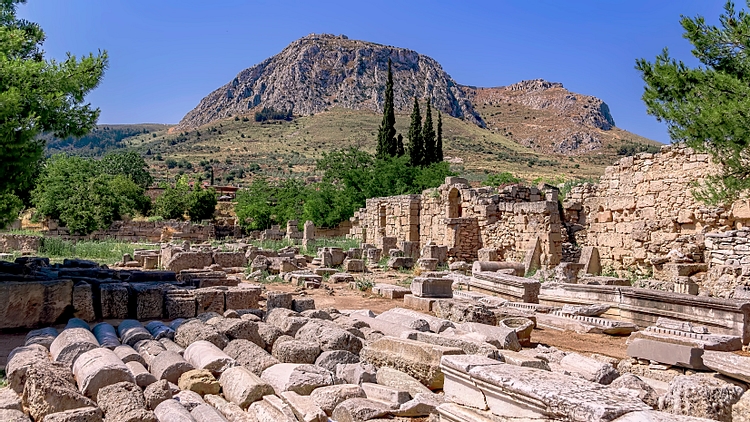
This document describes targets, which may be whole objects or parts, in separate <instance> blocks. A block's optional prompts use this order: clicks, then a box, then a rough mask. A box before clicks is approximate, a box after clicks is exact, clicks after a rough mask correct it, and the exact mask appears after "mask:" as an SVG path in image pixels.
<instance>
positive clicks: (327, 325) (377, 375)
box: [0, 146, 750, 422]
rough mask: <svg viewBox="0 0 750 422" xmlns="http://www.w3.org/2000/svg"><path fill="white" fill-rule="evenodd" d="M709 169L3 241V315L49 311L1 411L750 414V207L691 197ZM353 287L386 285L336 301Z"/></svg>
mask: <svg viewBox="0 0 750 422" xmlns="http://www.w3.org/2000/svg"><path fill="white" fill-rule="evenodd" d="M710 171H712V167H711V164H710V162H709V161H708V159H707V157H706V156H703V155H699V154H695V153H693V152H692V151H690V150H688V149H686V148H682V147H679V146H669V147H664V148H663V149H662V152H661V153H659V154H639V155H637V156H635V157H628V158H624V159H622V160H621V161H620V162H619V163H618V164H617V165H616V166H613V167H610V168H609V169H608V170H607V172H606V174H605V176H603V178H602V180H601V183H599V184H598V185H591V184H587V185H583V186H580V187H578V188H575V189H574V190H573V191H572V192H571V193H569V194H568V195H567V196H566V198H564V200H562V201H559V200H558V196H559V192H558V190H557V189H556V188H555V187H552V186H539V187H525V186H519V185H512V186H506V187H502V188H500V189H496V188H488V187H485V188H471V187H470V186H469V185H468V184H467V183H466V181H465V180H462V179H458V178H448V179H447V180H446V183H445V184H444V185H443V186H441V187H440V188H438V189H436V190H428V191H425V192H424V193H423V194H421V195H406V196H399V197H393V198H375V199H370V200H368V201H367V206H366V207H365V208H363V209H361V210H360V211H359V212H358V214H357V215H356V216H355V217H354V218H353V219H352V228H351V233H350V235H351V236H352V237H355V238H357V239H359V240H360V241H361V243H360V244H359V245H358V247H353V248H349V249H347V250H344V249H342V248H337V247H320V248H318V249H317V251H315V253H314V255H309V254H305V253H303V251H309V246H310V245H313V241H314V240H315V237H316V235H320V232H317V231H316V230H315V227H314V226H312V224H305V225H304V229H303V230H302V231H300V230H298V229H297V227H298V226H297V223H296V222H292V223H291V224H290V225H288V226H287V228H286V231H282V230H280V228H274V229H271V230H269V231H267V232H265V233H264V234H262V236H271V237H276V236H279V237H282V238H283V237H286V238H287V239H290V240H292V241H294V242H295V243H296V244H297V245H302V248H300V247H299V246H290V247H287V248H283V249H281V250H278V251H270V250H264V249H261V248H258V247H255V246H252V245H250V244H248V243H244V242H242V241H239V240H238V241H235V242H231V243H224V244H223V245H220V246H216V245H212V244H207V243H197V242H198V241H196V243H193V244H191V243H190V242H187V241H183V240H181V239H179V238H177V239H173V241H172V242H170V243H166V242H165V243H163V244H161V245H160V247H159V249H153V250H137V251H135V253H133V254H132V256H131V255H126V256H124V257H123V259H122V261H121V262H119V263H118V264H117V265H113V266H111V267H107V266H103V265H99V264H97V263H94V262H90V261H83V260H72V259H71V260H65V261H63V262H62V263H50V261H49V260H48V259H46V258H34V257H29V256H24V257H20V258H18V259H16V261H15V262H2V261H0V292H1V293H0V295H1V296H0V298H1V299H2V305H0V313H1V314H2V318H1V319H0V323H1V324H2V326H0V328H2V329H5V330H19V329H24V330H28V329H32V330H31V331H29V332H28V334H27V335H26V339H25V343H24V344H23V345H22V346H20V347H18V348H16V349H14V350H13V351H12V352H11V353H10V355H9V356H8V362H7V365H6V378H7V382H8V386H7V387H6V388H2V389H0V396H2V400H0V420H2V421H5V420H10V421H94V422H99V421H107V422H108V421H160V422H172V421H197V422H203V421H206V422H208V421H211V422H213V421H232V422H235V421H273V422H279V421H289V422H316V421H317V422H327V421H337V422H348V421H368V420H373V421H376V420H377V421H382V420H394V421H413V422H424V421H451V422H464V421H465V422H473V421H480V422H482V421H487V422H497V421H582V422H583V421H617V422H631V421H675V422H677V421H686V422H688V421H701V420H703V421H705V420H718V421H735V422H737V421H740V422H742V421H748V420H750V393H747V392H746V390H747V389H748V387H749V386H750V357H749V356H748V354H747V351H748V345H750V299H748V296H750V288H749V287H747V286H748V285H747V284H746V281H747V273H750V270H749V269H748V268H750V258H748V257H749V256H750V252H747V251H746V250H745V249H750V243H749V242H750V240H748V234H750V231H747V230H746V229H745V226H746V224H747V222H748V219H750V206H748V204H747V203H746V202H737V203H735V204H733V205H732V206H731V207H727V208H710V207H707V206H705V205H702V204H700V203H698V202H696V201H694V200H693V199H692V197H690V196H689V195H688V194H687V193H686V192H688V191H689V181H690V178H693V179H694V178H696V177H699V176H700V175H702V174H706V173H707V172H710ZM618 271H619V273H618ZM403 273H408V274H410V277H409V282H408V283H401V284H399V283H398V282H393V281H389V280H390V278H389V276H390V275H397V274H403ZM375 274H381V275H383V277H380V278H378V279H376V282H374V283H373V282H370V283H366V282H367V281H368V280H371V279H370V278H368V277H374V275H375ZM269 275H273V276H275V277H277V280H283V281H284V282H285V283H289V284H290V285H291V286H289V287H288V288H285V290H284V291H282V290H277V289H280V287H274V285H272V284H262V283H261V282H262V281H264V277H267V276H269ZM394 279H395V278H394ZM399 280H401V279H399ZM285 287H286V286H285ZM348 288H351V289H353V290H354V291H356V292H358V293H361V294H363V295H370V294H372V295H377V296H380V297H382V298H384V299H378V300H379V301H387V303H388V304H389V305H388V306H387V307H381V308H377V309H381V311H379V312H377V313H376V312H373V311H372V310H370V309H368V306H367V305H368V300H369V299H365V300H364V301H362V302H359V303H363V304H364V305H363V306H360V308H361V309H338V308H335V307H325V308H323V309H321V308H320V306H318V305H317V304H316V297H321V296H322V297H326V296H327V295H331V296H333V295H337V294H339V292H341V291H342V290H346V291H349V290H348ZM290 290H291V291H290ZM364 291H366V293H365V292H364ZM316 293H317V294H318V295H319V296H315V294H316ZM368 297H369V296H368ZM318 303H319V302H318ZM379 303H380V304H381V305H382V302H379ZM372 309H376V308H372ZM384 309H385V310H384ZM551 332H563V333H566V335H570V336H578V337H576V338H579V339H582V340H581V341H584V342H586V341H591V342H592V344H593V345H592V346H591V347H592V348H596V344H617V345H620V346H621V347H622V350H621V351H622V352H623V353H622V355H621V356H625V355H627V357H626V358H614V357H611V356H608V355H605V353H583V352H575V351H570V350H563V348H556V347H552V346H546V345H545V344H544V338H545V336H548V335H549V333H551ZM617 339H620V340H619V341H618V340H617ZM597 342H601V343H597ZM577 350H580V349H577Z"/></svg>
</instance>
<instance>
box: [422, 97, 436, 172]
mask: <svg viewBox="0 0 750 422" xmlns="http://www.w3.org/2000/svg"><path fill="white" fill-rule="evenodd" d="M422 145H424V154H423V157H422V165H423V166H429V165H430V164H432V163H434V162H436V156H435V128H434V126H433V125H432V106H430V101H429V99H428V100H427V111H426V112H425V115H424V125H422Z"/></svg>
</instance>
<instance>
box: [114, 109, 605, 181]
mask: <svg viewBox="0 0 750 422" xmlns="http://www.w3.org/2000/svg"><path fill="white" fill-rule="evenodd" d="M480 111H481V109H480ZM245 120H246V121H245ZM380 120H381V116H380V115H378V114H376V113H373V112H370V111H366V110H348V109H344V108H339V107H334V108H332V109H329V110H328V111H326V112H323V113H318V114H315V115H311V116H306V117H298V118H295V119H294V120H292V121H291V122H288V121H273V122H263V123H260V122H255V121H254V119H252V118H245V119H242V118H239V117H238V118H230V119H225V120H222V121H220V122H217V123H214V124H210V125H206V126H203V127H201V128H199V129H197V130H192V131H183V132H179V131H176V130H175V131H173V132H172V133H170V132H169V131H162V132H157V133H155V134H153V133H151V134H142V135H138V136H135V137H131V138H128V139H127V140H126V143H127V145H128V146H129V147H132V148H135V149H136V150H137V151H139V152H140V153H141V154H143V155H144V156H145V157H146V162H147V163H148V164H149V166H150V167H151V171H152V174H153V175H154V177H155V178H156V179H157V180H172V179H173V178H174V177H175V176H176V175H178V174H189V175H193V176H194V177H201V178H203V179H204V180H208V179H210V173H211V169H213V172H214V178H215V182H216V183H217V184H220V183H234V184H236V183H247V182H248V181H249V180H250V179H251V178H252V177H253V176H254V175H263V176H269V177H272V178H287V177H309V176H316V174H315V172H314V167H315V161H316V160H317V159H319V158H321V156H322V153H323V152H329V151H333V150H336V149H342V148H348V147H350V146H354V147H357V148H360V149H363V150H365V151H367V152H370V153H373V152H374V150H375V146H376V145H375V136H376V134H377V128H378V125H379V124H380ZM408 124H409V116H407V115H397V116H396V129H397V131H398V132H399V133H401V134H406V132H407V130H408ZM443 124H444V127H443V131H444V143H445V145H444V149H445V156H446V161H449V162H450V163H451V167H452V169H453V170H454V171H457V172H459V173H461V174H464V175H467V176H468V177H469V178H470V179H472V180H480V179H483V178H484V177H486V175H487V174H489V173H500V172H505V171H507V172H511V173H513V174H515V175H518V176H521V177H522V178H525V179H527V180H534V179H536V178H539V177H541V178H545V179H548V180H559V179H566V180H567V179H575V178H590V177H593V176H598V175H600V174H602V172H603V169H604V167H605V166H607V165H611V164H612V163H613V162H614V160H616V159H617V156H618V155H617V152H618V148H619V147H618V146H617V145H616V144H613V145H611V146H608V147H606V148H603V149H602V150H599V151H596V152H594V153H590V154H587V155H580V156H574V157H568V156H564V155H561V154H543V153H539V152H537V151H535V150H534V149H532V148H528V147H524V146H522V145H519V144H518V143H516V142H514V141H512V140H510V139H508V138H507V137H505V136H503V135H500V134H499V133H497V132H495V131H492V130H487V129H482V128H480V127H478V126H477V125H475V124H472V123H469V122H466V121H463V120H460V119H456V118H452V117H446V116H443ZM154 135H155V136H154Z"/></svg>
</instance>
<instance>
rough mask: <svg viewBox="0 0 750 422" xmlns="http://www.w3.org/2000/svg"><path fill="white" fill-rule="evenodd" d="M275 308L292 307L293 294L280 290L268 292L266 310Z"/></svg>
mask: <svg viewBox="0 0 750 422" xmlns="http://www.w3.org/2000/svg"><path fill="white" fill-rule="evenodd" d="M274 308H286V309H292V294H291V293H287V292H278V291H271V292H267V293H266V312H270V311H271V309H274Z"/></svg>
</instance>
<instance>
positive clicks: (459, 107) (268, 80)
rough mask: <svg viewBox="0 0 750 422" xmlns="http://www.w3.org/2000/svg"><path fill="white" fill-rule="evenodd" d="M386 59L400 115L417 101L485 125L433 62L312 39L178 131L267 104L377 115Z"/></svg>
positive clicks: (247, 76)
mask: <svg viewBox="0 0 750 422" xmlns="http://www.w3.org/2000/svg"><path fill="white" fill-rule="evenodd" d="M388 59H391V61H392V62H393V81H394V88H393V91H394V105H395V108H396V110H397V111H400V112H409V111H410V110H411V106H412V102H413V98H414V97H417V98H418V99H419V100H421V101H426V100H428V99H429V100H430V101H431V102H432V104H433V106H434V107H435V108H436V109H437V110H440V111H441V112H443V113H445V114H448V115H450V116H453V117H457V118H461V119H464V120H467V121H469V122H472V123H475V124H477V125H479V126H481V127H484V121H483V120H482V118H481V116H480V115H479V113H477V112H476V111H475V110H474V108H473V107H472V104H471V102H470V101H469V99H468V95H467V93H466V92H465V90H464V88H463V87H462V86H461V85H459V84H457V83H456V81H454V80H453V78H451V77H450V75H448V74H447V73H446V72H445V71H444V70H443V68H442V67H441V66H440V64H439V63H438V62H437V61H435V60H434V59H432V58H430V57H427V56H424V55H421V54H419V53H417V52H415V51H413V50H409V49H405V48H399V47H392V46H385V45H381V44H376V43H372V42H367V41H360V40H352V39H349V38H348V37H346V36H345V35H332V34H310V35H307V36H305V37H302V38H300V39H298V40H296V41H294V42H292V43H291V44H289V46H287V47H286V48H284V49H283V50H282V51H281V52H280V53H279V54H277V55H275V56H273V57H271V58H269V59H266V60H264V61H263V62H261V63H259V64H257V65H255V66H252V67H250V68H248V69H245V70H243V71H241V72H240V73H239V74H238V75H237V76H236V77H235V78H234V79H233V80H231V81H230V82H229V83H227V84H226V85H224V86H222V87H220V88H218V89H216V90H215V91H214V92H212V93H210V94H209V95H208V96H206V97H205V98H203V99H202V100H201V102H200V104H198V106H197V107H196V108H195V109H193V110H192V111H190V112H189V113H187V114H186V115H185V117H184V118H183V119H182V121H181V122H180V123H179V125H178V128H180V129H190V128H195V127H198V126H202V125H205V124H208V123H211V122H213V121H216V120H219V119H224V118H228V117H231V116H238V115H246V114H250V113H252V112H253V111H254V110H256V109H259V108H262V107H270V108H274V109H276V110H292V111H293V113H294V114H295V115H310V114H314V113H319V112H322V111H325V110H327V109H329V108H330V107H344V108H349V109H355V110H363V109H364V110H372V111H376V112H380V111H382V109H383V101H384V94H385V82H386V74H387V73H386V72H387V68H388Z"/></svg>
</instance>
